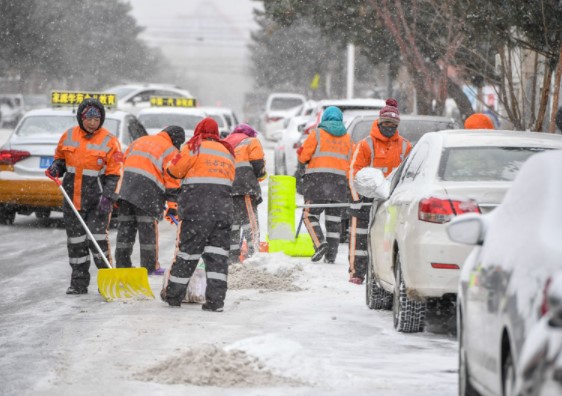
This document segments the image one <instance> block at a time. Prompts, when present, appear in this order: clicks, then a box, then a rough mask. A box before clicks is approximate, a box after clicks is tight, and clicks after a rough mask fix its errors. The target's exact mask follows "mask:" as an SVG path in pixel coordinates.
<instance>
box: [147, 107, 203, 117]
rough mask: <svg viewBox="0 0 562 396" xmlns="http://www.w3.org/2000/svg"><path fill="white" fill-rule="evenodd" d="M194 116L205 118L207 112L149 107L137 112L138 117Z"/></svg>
mask: <svg viewBox="0 0 562 396" xmlns="http://www.w3.org/2000/svg"><path fill="white" fill-rule="evenodd" d="M162 113H164V114H194V115H201V116H203V117H205V116H206V115H207V112H206V111H205V110H202V109H201V108H199V107H150V108H148V109H143V110H141V111H139V114H138V116H141V115H142V114H162Z"/></svg>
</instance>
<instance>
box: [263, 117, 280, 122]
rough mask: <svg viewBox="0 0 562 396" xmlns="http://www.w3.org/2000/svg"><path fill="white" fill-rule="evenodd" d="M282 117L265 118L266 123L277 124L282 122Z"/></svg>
mask: <svg viewBox="0 0 562 396" xmlns="http://www.w3.org/2000/svg"><path fill="white" fill-rule="evenodd" d="M282 119H283V118H282V117H265V122H277V121H281V120H282Z"/></svg>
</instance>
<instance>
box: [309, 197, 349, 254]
mask: <svg viewBox="0 0 562 396" xmlns="http://www.w3.org/2000/svg"><path fill="white" fill-rule="evenodd" d="M306 203H307V204H333V203H338V202H334V201H328V200H321V201H307V202H306ZM342 210H343V208H305V209H304V212H303V222H304V225H305V227H306V229H307V230H308V233H309V234H310V237H311V238H312V242H313V243H314V248H315V249H318V246H320V245H321V244H322V243H323V242H327V243H328V250H327V251H326V255H325V257H326V260H329V261H333V260H335V259H336V256H337V254H338V247H339V243H340V231H341V214H342ZM322 212H324V220H325V226H326V238H324V233H323V232H322V228H321V227H320V215H321V214H322Z"/></svg>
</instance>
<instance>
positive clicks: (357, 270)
mask: <svg viewBox="0 0 562 396" xmlns="http://www.w3.org/2000/svg"><path fill="white" fill-rule="evenodd" d="M372 201H373V200H372V199H371V200H369V199H365V198H364V199H363V200H362V201H361V202H372ZM371 206H372V205H363V206H361V208H360V209H356V210H353V209H352V210H351V223H350V226H349V276H350V278H361V279H365V274H366V272H367V264H368V263H369V245H368V243H369V241H368V237H369V219H370V214H371Z"/></svg>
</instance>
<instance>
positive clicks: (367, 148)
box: [349, 99, 412, 285]
mask: <svg viewBox="0 0 562 396" xmlns="http://www.w3.org/2000/svg"><path fill="white" fill-rule="evenodd" d="M399 124H400V111H399V110H398V102H397V101H396V100H395V99H387V100H386V106H385V107H383V108H382V109H381V111H380V112H379V118H378V119H377V120H375V122H373V125H372V127H371V133H370V135H369V136H367V137H366V138H365V139H363V140H361V141H360V142H359V143H358V144H357V146H356V148H355V151H354V153H353V158H352V160H351V166H350V175H349V185H350V188H351V196H352V199H353V203H352V204H351V208H350V214H351V229H350V236H349V274H350V279H349V281H350V282H352V283H355V284H359V285H360V284H362V283H363V281H364V279H365V274H366V271H367V265H368V262H369V251H368V249H367V247H368V233H369V220H370V219H369V215H370V211H371V206H372V205H361V204H362V203H369V202H373V200H372V199H369V198H365V197H362V196H361V195H359V194H358V193H357V191H355V187H354V185H353V180H354V178H355V175H356V174H357V172H359V171H360V170H361V169H363V168H365V167H369V166H370V167H374V168H377V169H380V170H381V171H382V172H383V174H384V176H388V175H389V174H390V173H391V172H392V170H393V169H394V168H396V167H397V166H399V165H400V163H401V162H402V161H403V160H404V158H406V156H407V155H408V154H409V153H410V150H411V149H412V145H411V144H410V142H409V141H408V140H407V139H405V138H404V137H402V136H400V133H399V132H398V125H399Z"/></svg>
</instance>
